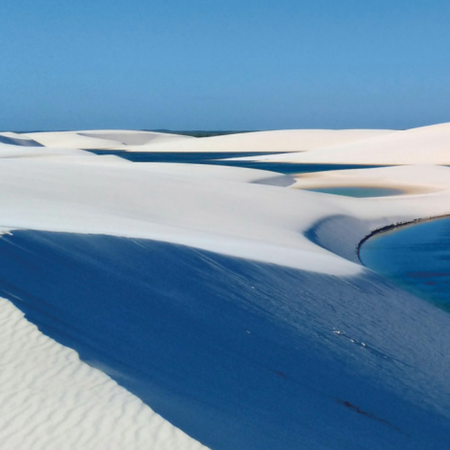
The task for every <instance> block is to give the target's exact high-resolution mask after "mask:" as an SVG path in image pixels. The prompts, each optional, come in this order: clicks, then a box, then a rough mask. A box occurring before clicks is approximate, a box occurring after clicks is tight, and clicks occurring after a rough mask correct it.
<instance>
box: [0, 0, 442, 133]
mask: <svg viewBox="0 0 450 450" xmlns="http://www.w3.org/2000/svg"><path fill="white" fill-rule="evenodd" d="M449 24H450V2H449V1H448V0H434V1H430V0H423V1H422V0H389V1H388V0H341V1H336V0H314V1H312V0H308V1H303V0H277V1H274V0H270V1H269V0H228V1H226V0H225V1H214V0H153V1H152V0H90V1H87V0H77V1H75V0H1V2H0V130H3V131H6V130H8V131H33V130H70V129H98V128H104V129H110V128H111V129H112V128H119V129H150V130H151V129H170V130H264V129H287V128H337V129H339V128H395V129H404V128H412V127H417V126H423V125H429V124H433V123H441V122H449V121H450V26H449Z"/></svg>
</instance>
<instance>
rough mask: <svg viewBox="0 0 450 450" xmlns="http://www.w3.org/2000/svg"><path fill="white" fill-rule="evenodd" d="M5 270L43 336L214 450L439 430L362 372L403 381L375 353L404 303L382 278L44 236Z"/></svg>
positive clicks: (138, 242)
mask: <svg viewBox="0 0 450 450" xmlns="http://www.w3.org/2000/svg"><path fill="white" fill-rule="evenodd" d="M0 268H1V270H0V296H2V297H5V298H7V299H9V300H11V301H12V302H13V303H14V304H15V305H16V306H17V307H18V308H19V309H21V310H22V311H24V312H25V314H26V317H27V319H28V320H30V321H31V322H33V323H35V324H36V325H37V326H38V327H39V329H40V330H41V331H42V332H43V333H45V334H46V335H48V336H50V337H52V338H54V339H55V340H57V341H58V342H60V343H62V344H64V345H67V346H69V347H72V348H74V349H75V350H77V351H78V353H79V354H80V357H81V359H83V360H84V361H86V362H88V363H89V364H91V365H93V366H95V367H98V368H100V369H101V370H103V371H104V372H106V373H107V374H109V375H110V376H111V377H112V378H114V379H115V380H117V381H118V382H119V383H120V384H122V385H123V386H124V387H126V388H127V389H129V390H130V391H131V392H133V393H135V394H136V395H138V396H139V397H140V398H141V399H143V401H145V402H146V403H148V404H149V405H151V407H152V408H153V409H154V410H156V411H157V412H158V413H160V414H161V415H163V417H165V418H167V419H168V420H169V421H171V422H172V423H174V424H175V425H177V426H178V427H180V428H181V429H182V430H184V431H185V432H187V433H188V434H189V435H191V436H193V437H194V438H196V439H198V440H200V441H201V442H203V443H204V444H206V445H207V446H209V447H210V448H212V449H215V450H236V449H246V450H273V449H275V448H277V449H278V448H279V449H283V450H298V449H299V448H302V442H303V441H304V440H306V441H307V442H308V443H309V444H310V445H311V448H327V447H328V444H329V443H330V442H333V445H334V446H335V447H336V446H339V447H340V448H357V447H358V445H356V446H355V445H353V444H351V443H352V442H353V443H354V442H361V439H362V438H361V436H364V440H365V439H369V440H370V441H371V442H378V443H379V444H380V445H381V442H385V441H383V439H384V438H383V436H385V435H386V434H385V433H387V435H388V436H389V439H390V441H389V442H390V444H391V445H392V448H406V447H407V445H406V443H405V439H409V438H407V433H400V432H399V433H397V432H394V434H392V430H393V429H395V430H396V429H397V428H401V427H402V426H403V425H405V426H409V425H408V423H411V422H412V423H418V424H419V425H420V426H423V427H427V426H428V425H427V423H428V422H427V421H426V420H424V419H423V418H424V417H425V418H426V417H428V416H427V415H425V416H424V415H423V414H422V413H420V411H418V410H416V409H415V408H411V405H410V404H409V403H408V402H406V401H405V400H404V399H403V398H402V396H401V394H400V393H399V394H398V395H397V394H395V392H394V393H392V392H390V391H387V390H385V389H384V388H383V384H382V383H381V384H380V383H374V382H373V381H372V380H371V379H370V377H369V378H367V376H365V377H363V376H362V375H360V374H359V369H357V368H356V369H355V368H354V367H353V365H354V364H356V365H357V366H356V367H359V366H358V364H362V362H363V361H366V360H368V361H370V364H371V367H372V368H371V371H370V373H371V374H376V373H377V367H380V368H381V369H380V374H383V373H385V372H384V370H386V369H383V368H384V367H387V369H389V367H390V366H389V364H390V361H391V357H390V356H388V355H386V354H384V353H383V350H382V349H380V348H379V347H376V346H372V345H371V344H370V336H371V335H374V334H378V333H379V330H372V331H371V330H370V328H371V327H373V326H376V324H377V323H381V322H382V320H383V317H384V316H385V314H386V311H385V308H386V307H384V306H383V301H384V300H383V299H384V298H388V297H389V293H390V292H391V289H392V287H390V286H389V285H385V284H384V282H383V280H382V279H381V280H380V279H379V278H377V277H376V276H375V275H373V276H372V275H368V276H366V278H364V279H361V280H359V279H355V280H350V281H349V280H344V281H342V280H340V279H339V278H337V277H332V276H327V275H318V274H314V273H309V272H302V271H298V270H294V269H288V268H284V267H279V266H273V265H270V264H262V263H256V262H251V261H247V260H244V259H238V258H231V257H226V256H221V255H218V254H214V253H210V252H206V251H201V250H196V249H192V248H189V247H184V246H180V245H173V244H168V243H161V242H154V241H150V240H143V239H126V238H119V237H110V236H99V235H76V234H69V233H50V232H35V231H15V232H14V234H13V235H12V236H9V235H3V236H1V237H0ZM383 292H386V294H383ZM383 295H385V297H384V296H383ZM378 296H381V299H380V301H377V308H376V309H375V310H374V309H373V307H372V305H373V304H374V301H373V299H374V298H378ZM414 300H415V299H414V298H413V299H412V304H414ZM399 301H400V299H399ZM386 302H387V301H386ZM387 303H389V308H391V302H387ZM417 307H418V308H419V309H420V308H421V307H420V305H417ZM348 311H353V312H355V311H356V316H355V317H356V318H355V319H351V317H352V316H349V314H348ZM390 314H392V312H390ZM367 317H370V321H368V322H367V321H366V318H367ZM377 317H378V319H377ZM350 319H351V320H350ZM352 320H353V325H352ZM364 322H367V323H366V325H364V327H363V330H366V329H367V336H368V337H364V333H366V331H364V332H363V334H361V331H360V327H361V324H362V323H364ZM334 327H339V328H338V329H341V330H345V332H346V334H345V335H344V337H342V335H336V334H335V333H334V332H333V330H334V329H335V328H334ZM352 330H353V331H352ZM348 335H350V336H354V337H356V336H360V337H359V339H361V340H362V339H364V342H366V343H367V344H366V345H365V347H364V348H362V347H361V346H360V345H355V344H354V343H352V342H354V341H350V340H349V338H346V337H345V336H348ZM388 345H389V346H390V341H388ZM389 352H392V349H391V350H389ZM349 355H350V356H349ZM351 355H353V356H351ZM386 365H387V366H386ZM373 376H376V375H373ZM380 376H381V375H380ZM331 380H332V382H331ZM358 408H361V410H362V411H366V412H367V413H365V415H362V413H361V412H359V413H358V411H359V409H358ZM415 414H419V416H417V417H421V419H420V420H419V419H418V418H417V417H416V416H415ZM420 414H422V415H420ZM403 418H405V420H403ZM403 422H404V423H403ZM431 423H432V424H434V425H433V426H437V425H436V423H438V422H436V419H432V422H431ZM420 426H419V428H418V429H420ZM438 428H439V426H438ZM438 428H437V429H438ZM439 430H441V431H439V433H444V435H445V433H446V431H445V429H443V428H439ZM442 430H444V431H442ZM439 433H438V434H439ZM420 436H421V433H420V432H418V438H419V440H420ZM378 439H381V440H380V441H378ZM439 439H441V438H439ZM445 439H447V438H445ZM446 442H449V441H446ZM349 443H350V444H349ZM427 446H428V447H427V448H439V447H435V446H434V445H433V444H430V443H428V441H427ZM372 448H373V447H372ZM378 448H379V447H378ZM389 448H391V446H389ZM418 448H425V447H423V446H421V447H418Z"/></svg>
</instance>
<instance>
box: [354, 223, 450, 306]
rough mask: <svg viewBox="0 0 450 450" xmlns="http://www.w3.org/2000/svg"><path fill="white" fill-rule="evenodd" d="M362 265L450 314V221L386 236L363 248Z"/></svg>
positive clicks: (386, 234) (419, 226) (406, 227)
mask: <svg viewBox="0 0 450 450" xmlns="http://www.w3.org/2000/svg"><path fill="white" fill-rule="evenodd" d="M360 259H361V261H362V263H363V264H364V265H365V266H367V267H369V268H371V269H373V270H374V271H375V272H378V273H380V274H382V275H384V276H386V277H388V278H389V279H391V280H392V281H395V282H396V283H398V284H400V285H401V286H402V287H404V288H405V289H407V290H408V291H410V292H412V293H414V294H415V295H417V296H419V297H422V298H424V299H426V300H428V301H431V302H432V303H434V304H436V305H437V306H439V307H441V308H442V309H445V310H446V311H448V312H450V218H448V217H446V218H442V219H436V220H431V221H426V222H422V223H418V224H417V223H416V224H412V225H407V226H404V227H401V228H397V229H392V230H389V231H387V232H382V233H379V234H377V235H374V236H373V237H371V238H369V239H368V240H367V241H366V242H364V243H363V244H362V245H361V248H360Z"/></svg>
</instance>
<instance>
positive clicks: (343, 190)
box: [306, 186, 403, 198]
mask: <svg viewBox="0 0 450 450" xmlns="http://www.w3.org/2000/svg"><path fill="white" fill-rule="evenodd" d="M306 190H307V191H313V192H322V193H324V194H334V195H344V196H346V197H358V198H366V197H388V196H390V195H400V194H402V193H403V191H401V190H400V189H389V188H375V187H360V186H340V187H326V188H316V189H306Z"/></svg>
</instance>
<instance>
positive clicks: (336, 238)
mask: <svg viewBox="0 0 450 450" xmlns="http://www.w3.org/2000/svg"><path fill="white" fill-rule="evenodd" d="M88 149H108V150H126V151H130V152H132V151H136V152H153V151H154V152H261V153H265V154H264V155H263V156H254V157H251V159H252V160H255V161H261V162H264V161H266V162H274V161H279V162H295V163H333V164H368V165H369V164H377V165H386V166H388V165H390V166H391V167H383V168H373V169H357V170H342V171H328V172H320V173H310V174H301V175H293V176H285V175H281V174H279V173H273V172H268V171H265V170H256V169H244V168H239V167H225V166H209V165H200V164H198V165H193V164H179V163H174V164H172V163H170V164H169V163H132V162H129V161H126V160H124V159H121V158H119V157H116V156H113V155H105V156H99V155H94V154H93V153H90V152H87V151H84V150H88ZM278 152H282V153H283V154H271V153H278ZM247 159H248V158H247ZM448 164H449V165H450V124H441V125H435V126H430V127H423V128H417V129H412V130H406V131H390V130H342V131H334V130H285V131H283V130H279V131H267V132H254V133H243V134H236V135H227V136H217V137H211V138H192V137H187V136H180V135H170V134H164V133H152V132H142V131H129V130H85V131H79V132H53V133H50V132H45V133H29V134H16V133H11V132H9V133H7V132H5V133H0V211H1V219H0V227H1V230H2V232H3V233H4V234H5V235H7V234H9V233H13V234H14V231H15V230H38V231H39V230H40V231H52V232H70V233H83V234H87V233H89V234H103V235H109V236H122V237H129V238H142V239H151V240H155V241H159V242H165V243H172V244H180V245H184V246H188V247H190V248H195V249H199V250H202V251H208V252H214V253H218V254H220V255H225V256H228V257H237V258H243V259H245V260H249V261H253V262H257V263H261V264H275V265H277V266H279V267H283V268H287V269H289V270H290V269H295V270H299V271H302V272H304V273H307V276H308V277H314V276H317V280H319V279H320V280H322V278H321V277H325V278H324V279H327V280H328V279H329V280H331V279H333V280H340V281H341V282H342V286H344V284H346V283H347V284H348V283H351V280H359V281H358V283H359V284H358V286H359V288H358V289H363V290H364V283H365V281H364V280H366V279H367V280H369V278H370V277H371V276H372V274H371V273H370V271H369V270H368V269H366V268H364V267H362V266H361V264H360V263H359V261H358V258H357V255H356V249H357V246H358V244H359V242H360V241H361V240H362V239H363V238H364V237H365V236H367V235H368V234H370V233H371V232H373V231H374V230H377V229H379V228H382V227H385V226H387V225H392V224H397V223H404V222H409V221H413V220H416V219H422V218H430V217H437V216H442V215H446V214H449V213H450V206H449V205H450V168H449V167H446V165H448ZM274 180H276V182H274ZM343 186H366V187H388V188H396V189H400V190H402V191H403V194H402V195H395V196H390V197H376V198H351V197H344V196H337V195H330V194H322V193H316V192H310V191H307V190H304V189H308V188H317V187H343ZM327 277H329V278H327ZM313 279H314V278H308V280H313ZM330 283H331V281H330ZM367 283H369V282H368V281H367ZM371 283H372V281H371ZM325 284H326V282H325ZM367 285H368V284H367ZM330 286H331V284H330ZM361 286H362V288H361ZM371 286H372V285H371ZM342 289H344V288H342ZM348 289H350V288H348ZM370 289H371V290H373V287H371V288H370ZM317 292H320V295H318V296H317V298H316V299H315V302H314V305H315V306H314V308H315V309H314V312H311V314H317V315H318V317H319V316H320V315H323V314H324V312H323V311H322V310H321V296H323V295H324V291H323V286H322V288H321V290H320V289H318V291H317ZM343 292H344V293H345V291H343ZM371 292H372V291H371ZM386 292H387V293H386ZM386 292H384V293H383V298H384V300H383V301H385V300H386V299H387V300H390V297H389V296H390V295H391V296H392V302H393V305H394V307H393V311H388V310H384V309H383V310H381V309H380V310H379V311H375V312H374V314H375V315H376V314H379V318H380V321H382V320H383V319H382V317H385V318H386V320H388V319H389V322H390V327H388V329H386V328H385V327H381V326H380V328H379V329H377V328H376V327H377V326H379V325H374V324H373V323H372V322H371V320H372V318H371V317H365V316H364V315H363V314H362V315H360V316H358V318H355V319H348V318H346V319H344V318H343V319H342V320H343V321H344V322H345V323H346V326H347V328H348V329H351V327H357V328H358V329H359V330H363V331H360V332H362V333H363V334H364V333H366V334H367V335H368V339H372V340H373V342H374V344H373V345H374V347H375V342H376V347H377V349H378V351H380V352H381V350H380V349H384V350H383V351H384V352H385V353H384V354H388V353H389V355H390V357H392V358H393V361H394V362H392V364H391V363H388V362H385V361H383V362H379V363H377V364H376V365H375V366H376V367H377V368H376V369H373V367H372V366H371V365H370V364H374V363H373V361H372V362H369V360H367V361H366V360H365V359H364V357H360V356H358V355H359V353H358V352H359V351H360V349H354V348H353V347H355V346H353V347H351V349H350V350H348V351H347V350H345V351H344V350H343V348H344V347H345V346H346V345H347V344H348V343H347V340H345V339H344V340H342V339H340V336H342V335H343V334H344V335H345V334H346V333H348V332H346V331H343V330H342V326H341V327H340V326H339V325H338V323H339V320H340V319H339V320H337V319H336V324H335V325H333V326H334V328H335V329H334V331H332V332H331V334H332V338H330V339H331V340H330V341H329V342H328V338H327V339H324V341H323V342H322V344H321V341H320V339H321V338H320V337H317V336H314V337H311V342H312V345H313V344H314V345H317V346H320V345H323V346H324V349H326V350H327V352H328V351H329V352H330V354H333V352H334V354H335V355H336V358H337V359H338V360H339V361H341V362H342V361H343V360H345V361H347V362H348V367H350V369H348V370H350V371H351V373H352V374H353V375H354V374H355V373H356V374H358V373H359V374H360V377H361V379H362V380H363V381H361V390H362V387H364V389H366V388H367V399H368V400H367V405H366V407H365V409H364V411H367V410H368V408H375V404H376V397H377V395H378V394H377V393H378V391H377V389H379V387H377V386H378V385H383V386H384V387H383V389H384V390H385V391H386V395H388V394H389V395H394V396H397V397H401V402H405V405H406V406H405V407H404V408H405V409H404V410H403V409H402V411H412V412H411V416H410V417H409V416H408V417H406V416H405V417H406V418H405V419H404V423H402V427H401V428H402V430H406V431H402V433H403V434H402V436H401V437H398V436H397V434H398V429H397V428H398V427H397V426H396V425H395V426H381V427H380V429H378V428H374V429H373V430H372V429H371V430H370V432H369V431H367V430H366V431H361V432H360V433H358V426H359V425H358V422H357V421H358V420H362V419H361V417H359V416H361V414H358V411H357V412H356V413H355V410H357V409H358V408H356V407H353V408H352V407H345V406H348V405H345V404H344V407H343V410H344V411H343V413H342V414H343V415H344V416H345V417H347V414H348V417H349V419H348V422H347V423H351V424H352V425H351V427H350V428H351V429H350V428H349V431H348V433H349V434H348V442H347V443H346V445H347V447H346V448H368V449H369V448H370V449H371V448H374V449H375V448H380V445H383V446H385V447H386V448H420V449H421V448H424V449H425V448H427V447H426V443H427V442H428V445H429V447H428V448H436V449H438V448H446V446H447V445H450V435H449V434H448V433H446V431H445V428H446V426H445V424H447V428H450V427H448V424H449V423H450V422H449V420H450V413H449V412H448V411H450V388H449V387H448V383H447V380H448V378H447V377H446V374H447V375H448V373H449V371H450V360H449V358H448V357H447V356H445V354H446V353H448V352H447V351H446V349H447V345H448V338H449V337H450V336H447V334H449V333H450V327H449V328H447V331H445V330H446V326H447V324H449V325H450V317H448V318H447V315H446V314H444V313H442V312H441V311H434V309H433V308H431V307H430V308H428V306H425V307H423V308H424V309H423V310H422V309H421V308H422V306H420V303H417V305H416V304H415V303H414V305H413V306H411V310H410V311H408V309H407V308H408V306H407V305H408V303H407V301H406V300H405V302H404V303H401V302H402V301H403V300H401V299H400V300H396V298H397V297H398V298H400V297H401V294H399V292H398V291H397V290H395V288H391V291H389V290H387V291H386ZM389 292H391V294H389ZM312 295H314V294H312ZM330 295H332V294H330ZM370 295H372V297H370V298H371V299H372V300H373V303H374V304H375V308H376V302H377V297H376V295H375V294H370ZM368 298H369V297H368ZM387 300H386V301H387ZM395 302H400V303H395ZM418 302H420V301H419V300H418ZM380 304H381V303H380ZM400 305H401V306H402V308H406V310H405V309H403V310H402V308H400ZM405 305H406V306H405ZM371 307H373V306H371ZM397 307H398V308H397ZM336 308H337V310H339V308H341V313H342V314H343V316H342V317H344V315H345V305H340V306H339V305H336ZM415 308H416V309H417V308H418V309H417V310H420V311H421V314H422V315H423V323H425V324H427V326H425V325H420V324H418V323H417V318H416V317H415V315H416V313H417V310H416V309H415ZM273 314H275V313H273ZM299 314H300V313H299ZM339 314H340V313H339V312H337V313H336V317H338V316H339ZM383 314H384V315H385V316H383ZM299 317H300V316H299ZM372 317H373V316H372ZM330 318H331V319H330V320H334V319H333V316H330ZM0 320H1V321H2V327H1V334H2V339H1V340H0V355H1V359H0V361H1V363H2V366H3V370H2V372H1V374H0V380H1V383H0V386H1V388H0V399H1V402H0V405H1V406H0V410H1V414H2V417H3V421H2V424H1V425H0V444H2V448H3V447H4V448H21V449H39V448H42V449H53V448H54V449H57V448H58V449H61V448H67V449H72V448H73V449H75V448H77V449H81V448H83V449H90V448H92V449H94V448H95V449H124V448H127V449H144V448H152V449H191V448H192V449H196V448H206V447H204V446H203V445H202V444H200V442H198V441H197V440H195V439H193V438H191V437H189V436H188V435H187V434H185V433H184V432H185V431H189V430H183V431H181V430H179V429H178V428H177V427H175V426H174V425H172V424H170V423H169V422H168V421H167V420H165V419H164V418H162V417H161V416H159V415H158V414H156V413H155V412H153V411H152V410H151V408H150V407H151V406H152V405H149V406H148V405H145V404H144V403H143V402H142V401H141V400H139V399H138V398H137V397H135V396H134V395H132V394H131V393H129V392H128V391H127V390H125V389H124V388H122V387H120V386H119V385H118V384H117V383H116V382H115V381H113V380H112V379H111V378H110V377H108V376H107V375H105V374H104V373H102V372H100V371H99V370H97V369H94V368H92V367H90V366H88V365H87V364H85V363H84V362H82V361H80V359H79V358H78V356H77V354H76V352H75V351H74V350H71V349H69V348H67V347H64V346H62V345H60V344H58V343H56V342H55V341H53V340H51V339H50V338H48V337H46V336H44V335H43V334H42V333H41V332H40V331H39V330H38V328H37V327H36V326H35V325H32V324H31V323H29V322H28V321H27V320H26V319H25V318H24V316H23V313H22V312H20V311H19V310H18V309H17V308H16V307H14V306H13V305H12V304H11V303H10V302H9V301H8V300H6V299H2V300H1V302H0ZM299 320H300V319H299ZM302 320H308V319H307V318H304V319H302ZM352 320H354V321H353V322H352ZM395 320H398V322H399V323H398V324H396V323H395ZM366 321H367V323H366ZM344 322H343V323H344ZM400 322H401V327H402V330H404V332H403V333H402V334H401V335H397V331H396V330H395V327H396V326H397V325H398V326H400ZM433 323H435V324H438V325H436V326H437V327H438V329H439V330H440V331H441V334H436V330H435V329H433ZM430 324H431V325H430ZM302 326H303V325H302ZM305 326H306V325H305ZM318 326H319V325H318ZM320 326H325V325H320ZM330 326H331V324H330ZM302 330H303V328H302ZM305 330H306V328H305ZM315 330H316V329H315ZM317 330H318V329H317ZM317 330H316V331H317ZM364 330H366V331H364ZM367 330H370V332H369V331H367ZM301 332H302V331H299V333H301ZM305 333H306V332H305ZM377 333H379V335H377ZM394 335H395V342H396V343H395V345H394V344H392V342H393V340H394ZM306 336H307V334H305V339H308V338H307V337H306ZM311 336H312V335H311ZM374 336H376V337H374ZM333 339H339V341H334V340H333ZM341 342H342V344H340V343H341ZM358 342H362V341H358ZM340 345H342V348H341V347H340ZM364 345H366V343H365V344H364ZM345 348H346V347H345ZM431 348H432V350H431ZM314 357H315V358H316V356H314ZM317 358H319V356H317ZM327 358H328V356H327ZM346 358H347V359H346ZM395 361H403V363H404V366H402V367H400V365H401V364H400V363H398V362H395ZM330 364H331V363H330ZM389 364H391V365H389ZM330 367H332V366H330ZM371 367H372V369H370V368H371ZM344 375H345V374H344ZM344 375H342V377H344ZM336 377H337V378H339V374H337V375H336ZM332 380H333V377H331V378H330V379H329V380H328V382H332ZM324 383H325V382H324ZM339 383H340V382H339V381H337V382H336V385H337V386H340V384H339ZM50 386H51V389H50ZM342 386H344V384H342ZM374 386H375V387H374ZM315 389H318V390H319V391H320V389H321V387H320V385H319V386H316V387H315ZM336 389H338V388H336ZM342 389H344V387H342ZM345 389H346V388H345ZM371 389H372V390H371ZM384 390H383V392H385V391H384ZM308 392H309V391H308ZM314 395H315V394H314ZM344 403H345V402H344ZM402 404H403V403H402ZM351 405H352V406H353V403H352V404H351ZM217 406H219V405H217ZM355 408H356V409H355ZM402 408H403V406H402ZM352 409H353V410H352ZM400 409H401V408H400ZM381 410H382V408H381ZM312 414H313V415H315V417H316V419H317V417H320V415H321V414H322V415H323V417H324V418H326V420H327V421H330V417H329V416H328V413H327V406H326V405H322V406H320V405H319V403H317V405H316V406H315V409H314V411H313V413H312ZM371 415H372V413H371V414H365V416H366V417H365V418H364V420H369V419H370V417H369V419H367V416H371ZM353 416H357V419H353ZM376 417H379V416H378V415H376ZM353 420H355V422H353ZM390 420H391V419H390ZM420 420H422V421H423V423H426V424H427V425H426V427H425V428H424V427H422V428H421V427H419V426H418V424H417V422H418V421H420ZM250 422H251V420H250ZM250 422H249V425H248V426H249V429H250V428H251V423H250ZM344 422H345V421H344ZM379 422H380V423H382V422H383V421H382V420H380V421H379ZM255 423H256V422H255ZM258 423H259V422H258ZM320 423H321V421H320V420H314V421H313V422H312V423H311V424H309V425H307V426H306V425H305V427H306V428H305V431H304V434H303V436H304V439H305V440H304V442H303V443H302V445H304V447H303V446H300V447H297V448H315V449H316V448H328V449H332V448H336V449H338V448H343V447H342V445H343V442H344V441H345V439H344V440H342V436H341V434H342V429H343V428H342V427H344V426H345V425H342V423H341V422H339V425H338V422H336V424H337V425H336V427H333V423H332V419H331V423H330V422H328V423H327V425H326V426H322V425H320ZM383 423H384V422H383ZM389 423H391V422H390V421H389ZM378 425H379V424H378ZM378 425H377V426H378ZM384 425H385V424H384ZM255 426H256V425H255ZM230 427H231V428H230V433H233V429H232V425H230ZM361 427H362V428H361V430H365V428H364V426H361ZM306 430H307V431H306ZM339 430H341V431H339ZM256 432H257V431H256ZM366 432H367V433H368V435H369V436H370V442H368V441H367V439H366V435H365V434H364V433H366ZM286 433H287V434H288V431H286ZM205 436H206V437H205V438H203V437H202V436H196V438H197V439H198V440H200V441H201V442H203V443H205V442H206V443H207V445H209V446H210V447H211V448H227V447H226V446H224V447H220V446H217V447H215V446H214V445H216V443H214V442H213V440H210V441H208V439H209V436H207V435H205ZM324 436H325V437H324ZM280 439H281V438H280ZM281 441H282V440H281ZM282 442H284V441H282ZM289 442H290V441H289V439H288V438H286V444H285V446H284V447H283V446H282V447H281V448H295V446H293V447H289ZM258 445H259V444H258ZM271 445H272V444H271ZM292 445H294V444H292ZM408 445H411V446H410V447H405V446H408ZM440 445H443V446H441V447H439V446H440ZM213 446H214V447H213ZM401 446H403V447H401ZM255 448H262V447H258V446H256V444H255ZM268 448H269V447H268ZM272 448H273V447H272Z"/></svg>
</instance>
